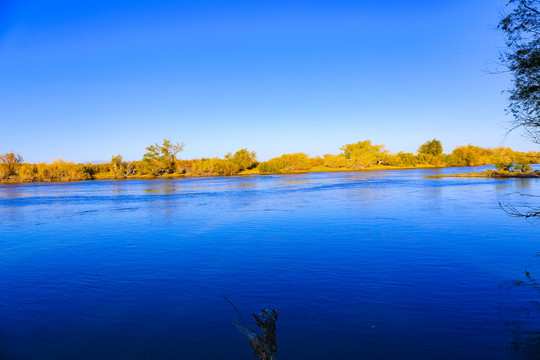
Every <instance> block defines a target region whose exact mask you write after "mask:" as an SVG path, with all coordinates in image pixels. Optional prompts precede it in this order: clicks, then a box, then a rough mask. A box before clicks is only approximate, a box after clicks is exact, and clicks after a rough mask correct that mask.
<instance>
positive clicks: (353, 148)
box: [341, 140, 388, 168]
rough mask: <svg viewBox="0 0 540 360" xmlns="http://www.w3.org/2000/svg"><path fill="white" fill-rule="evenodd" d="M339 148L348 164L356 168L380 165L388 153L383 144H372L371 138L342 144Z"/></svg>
mask: <svg viewBox="0 0 540 360" xmlns="http://www.w3.org/2000/svg"><path fill="white" fill-rule="evenodd" d="M341 150H343V155H345V157H346V158H347V159H348V160H349V162H350V164H351V165H352V166H353V167H356V168H365V167H368V166H370V165H380V164H382V163H383V161H384V159H385V158H386V157H387V155H388V150H385V149H384V145H372V144H371V140H365V141H359V142H357V143H356V144H347V145H345V146H342V147H341Z"/></svg>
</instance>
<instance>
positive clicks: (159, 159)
mask: <svg viewBox="0 0 540 360" xmlns="http://www.w3.org/2000/svg"><path fill="white" fill-rule="evenodd" d="M182 149H184V143H172V142H171V141H170V140H168V139H164V140H163V143H162V144H161V145H160V144H158V143H156V144H154V145H150V146H148V147H147V148H146V150H147V151H148V152H147V153H146V154H144V157H143V161H144V162H146V163H147V164H148V165H149V168H150V171H151V173H152V174H153V175H160V174H163V173H173V172H174V170H175V166H176V161H177V159H176V155H177V154H178V153H179V152H180V151H182Z"/></svg>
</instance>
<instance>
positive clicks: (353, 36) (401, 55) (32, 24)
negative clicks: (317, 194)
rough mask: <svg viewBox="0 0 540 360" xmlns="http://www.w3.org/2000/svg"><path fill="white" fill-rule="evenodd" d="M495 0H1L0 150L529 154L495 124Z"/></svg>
mask: <svg viewBox="0 0 540 360" xmlns="http://www.w3.org/2000/svg"><path fill="white" fill-rule="evenodd" d="M505 2H506V1H505V0H502V1H499V0H474V1H470V0H452V1H450V0H448V1H432V0H409V1H398V0H386V1H375V0H372V1H362V0H356V1H339V0H334V1H313V0H310V1H279V0H272V1H234V0H231V1H204V0H202V1H200V0H199V1H189V2H182V1H161V0H153V1H139V0H129V1H120V0H117V1H110V0H107V1H102V0H92V1H86V0H81V1H73V0H66V1H58V0H47V1H41V0H39V1H38V0H36V1H32V0H13V1H9V0H8V1H6V0H0V153H2V152H6V151H10V150H13V151H16V152H19V153H21V155H23V157H24V158H25V160H26V161H28V162H38V161H51V160H52V158H60V157H61V158H63V159H65V160H69V161H75V162H86V161H97V160H104V161H107V160H109V159H110V158H111V156H112V155H113V154H121V155H123V157H124V158H125V159H127V160H136V159H140V158H141V157H142V155H143V154H144V152H145V147H146V146H148V145H151V144H153V143H155V142H160V141H162V140H163V139H164V138H170V139H172V140H173V141H182V142H185V144H186V146H185V150H184V151H183V152H182V153H181V154H180V157H181V158H200V157H214V156H220V157H222V156H223V155H225V154H226V153H227V152H229V151H232V152H234V151H236V150H238V149H240V148H244V147H247V148H248V149H249V150H254V151H256V152H257V154H258V157H259V159H260V160H266V159H268V158H270V157H274V156H279V155H281V154H283V153H290V152H299V151H302V152H306V153H308V154H310V155H312V156H315V155H323V154H325V153H334V154H336V153H339V151H340V150H339V147H340V146H342V145H344V144H347V143H351V142H357V141H360V140H365V139H370V140H372V141H373V142H374V143H377V144H385V145H386V147H387V148H388V149H390V150H391V151H392V152H398V151H408V152H415V151H416V149H417V148H418V146H419V145H420V144H422V143H423V142H425V141H426V140H430V139H433V138H437V139H439V140H441V142H442V144H443V147H444V150H445V152H451V150H452V149H453V148H454V147H455V146H458V145H467V144H468V143H472V144H474V145H479V146H483V147H497V146H509V147H511V148H513V149H515V150H521V151H529V150H534V151H538V150H539V149H538V145H535V144H533V143H531V142H530V141H528V140H527V139H525V138H522V137H520V136H519V134H511V135H509V136H506V137H505V135H506V130H507V128H508V127H509V121H510V120H511V117H510V115H505V111H504V109H505V107H506V98H505V95H504V94H502V93H501V92H502V91H503V90H505V89H506V88H508V87H509V86H510V77H509V75H508V74H498V75H493V74H490V73H489V72H490V71H494V70H496V69H497V65H496V63H497V60H498V53H499V51H500V50H501V49H502V48H503V46H504V41H503V40H504V39H503V37H502V34H501V33H500V32H498V31H497V30H496V29H495V27H496V24H497V22H498V19H499V18H500V17H501V12H502V11H503V10H504V4H505Z"/></svg>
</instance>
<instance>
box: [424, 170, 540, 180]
mask: <svg viewBox="0 0 540 360" xmlns="http://www.w3.org/2000/svg"><path fill="white" fill-rule="evenodd" d="M447 177H454V178H456V177H457V178H491V179H515V178H520V179H527V178H540V171H538V170H535V171H527V172H521V171H495V170H486V171H482V172H470V173H461V174H448V175H432V176H427V177H426V178H427V179H442V178H447Z"/></svg>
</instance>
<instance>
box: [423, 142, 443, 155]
mask: <svg viewBox="0 0 540 360" xmlns="http://www.w3.org/2000/svg"><path fill="white" fill-rule="evenodd" d="M442 153H443V148H442V145H441V142H440V141H439V140H437V139H433V140H431V141H426V142H425V143H423V144H422V145H420V147H419V148H418V154H426V155H433V156H439V155H442Z"/></svg>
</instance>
